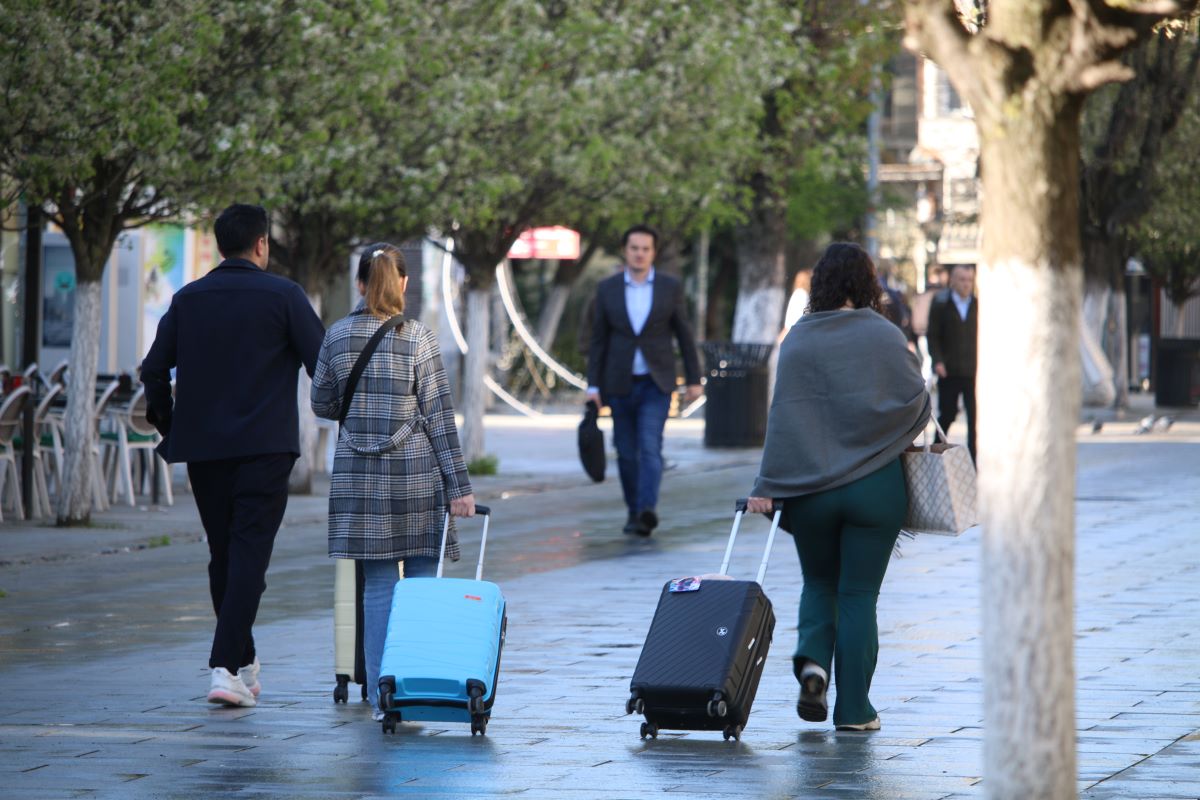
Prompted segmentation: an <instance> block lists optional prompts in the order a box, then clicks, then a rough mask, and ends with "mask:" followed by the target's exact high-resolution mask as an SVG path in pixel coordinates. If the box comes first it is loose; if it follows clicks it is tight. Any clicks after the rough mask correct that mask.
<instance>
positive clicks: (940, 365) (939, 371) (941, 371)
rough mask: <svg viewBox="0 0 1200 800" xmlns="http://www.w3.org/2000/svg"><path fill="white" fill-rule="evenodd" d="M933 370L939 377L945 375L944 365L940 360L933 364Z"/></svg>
mask: <svg viewBox="0 0 1200 800" xmlns="http://www.w3.org/2000/svg"><path fill="white" fill-rule="evenodd" d="M933 371H934V372H936V373H937V376H938V377H939V378H944V377H946V365H945V364H943V363H942V362H940V361H939V362H938V363H936V364H934V365H933Z"/></svg>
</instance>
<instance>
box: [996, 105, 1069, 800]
mask: <svg viewBox="0 0 1200 800" xmlns="http://www.w3.org/2000/svg"><path fill="white" fill-rule="evenodd" d="M1039 111H1040V109H1039V110H1029V111H1027V112H1026V113H1027V116H1025V117H1023V118H1022V117H1017V118H1016V119H1015V121H1009V120H1006V122H1007V123H1008V127H1006V128H1005V129H1004V130H1003V131H999V132H994V135H993V136H992V137H989V136H988V135H987V134H988V133H989V132H993V131H989V130H988V127H987V126H986V125H985V124H981V125H980V128H981V133H982V134H984V136H983V139H984V144H983V169H982V171H983V174H984V175H985V176H987V177H986V178H985V180H986V181H987V183H986V184H985V196H986V198H987V199H986V201H985V207H984V214H983V225H984V233H983V241H984V253H983V263H982V264H981V268H980V272H979V292H980V299H981V302H980V315H979V373H978V376H977V389H978V392H977V397H978V413H979V434H978V445H979V494H980V501H981V509H982V524H983V559H982V570H983V592H982V597H983V638H984V641H983V664H984V707H985V724H984V769H985V772H984V775H985V780H984V790H985V792H986V793H987V796H988V797H990V798H997V799H999V798H1003V800H1017V799H1018V798H1020V799H1021V800H1038V799H1039V798H1045V800H1063V798H1073V797H1075V796H1076V785H1075V781H1076V775H1077V770H1076V756H1075V669H1074V658H1073V655H1074V561H1075V551H1074V544H1075V536H1074V534H1075V524H1074V523H1075V502H1074V494H1075V491H1074V490H1075V447H1076V445H1075V429H1076V426H1077V424H1078V421H1079V408H1080V383H1081V374H1080V373H1081V366H1080V358H1079V347H1080V336H1079V334H1080V325H1081V319H1080V297H1081V295H1082V292H1083V270H1082V256H1081V253H1080V247H1079V239H1078V206H1077V191H1078V181H1079V179H1078V171H1077V170H1078V164H1077V162H1075V161H1074V160H1073V155H1072V157H1070V158H1064V157H1060V156H1059V155H1058V154H1061V153H1068V154H1074V153H1077V152H1078V148H1079V144H1078V128H1077V124H1076V122H1075V120H1076V119H1077V116H1076V117H1075V118H1074V119H1068V120H1066V121H1065V122H1064V121H1063V120H1056V121H1050V120H1047V119H1045V118H1039V116H1038V114H1039ZM1068 117H1069V115H1068Z"/></svg>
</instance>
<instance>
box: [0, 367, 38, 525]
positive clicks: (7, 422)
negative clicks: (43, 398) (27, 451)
mask: <svg viewBox="0 0 1200 800" xmlns="http://www.w3.org/2000/svg"><path fill="white" fill-rule="evenodd" d="M30 397H31V395H30V394H29V387H28V386H18V387H17V388H16V389H13V390H12V391H11V392H9V393H8V394H7V395H5V397H4V402H3V403H0V506H3V505H4V492H5V490H6V489H7V490H9V494H10V495H11V497H12V501H13V502H12V507H13V509H14V510H15V511H16V513H17V518H18V519H24V518H25V504H24V503H22V502H21V478H20V475H19V474H18V471H17V455H16V452H14V447H13V439H15V438H16V436H17V432H18V431H20V430H21V415H22V414H24V413H25V404H26V403H28V402H29V400H30ZM3 519H4V516H3V514H2V513H0V520H3Z"/></svg>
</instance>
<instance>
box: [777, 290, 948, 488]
mask: <svg viewBox="0 0 1200 800" xmlns="http://www.w3.org/2000/svg"><path fill="white" fill-rule="evenodd" d="M929 406H930V403H929V393H928V392H927V391H926V390H925V381H924V380H923V379H922V377H921V367H920V361H919V359H918V358H917V356H916V355H915V354H913V353H912V352H911V351H909V349H908V347H907V346H906V344H905V339H904V334H903V333H901V332H900V329H899V328H897V327H896V326H895V325H893V324H892V323H891V322H889V321H888V320H886V319H884V318H883V317H881V316H880V315H878V314H876V313H875V312H874V311H872V310H870V309H866V308H860V309H854V310H846V311H820V312H817V313H815V314H807V315H805V316H803V317H801V318H800V321H799V322H797V323H796V324H795V325H794V326H793V327H792V329H791V331H789V332H788V335H787V338H786V339H784V340H783V345H782V346H781V347H780V349H779V373H778V377H777V378H776V380H775V397H774V400H773V401H772V402H771V413H770V415H769V416H768V417H767V440H766V444H765V445H764V446H763V455H762V465H761V466H760V467H759V470H758V478H757V479H756V480H755V483H754V491H753V496H755V497H770V498H775V499H782V498H786V497H796V496H798V495H805V494H813V493H816V492H821V491H825V490H826V489H836V488H837V487H839V486H845V485H846V484H848V483H853V482H854V481H856V480H858V479H859V478H862V477H865V476H867V475H870V474H871V473H872V472H875V471H876V470H879V469H881V468H883V467H885V466H887V465H888V464H889V463H891V462H892V461H893V460H894V459H895V458H897V457H898V456H899V455H900V453H901V452H902V451H903V450H904V449H905V448H906V447H908V446H909V445H910V444H911V443H912V441H913V440H914V439H915V438H916V437H917V436H919V435H920V434H921V431H922V430H923V429H924V427H925V425H926V423H927V422H928V420H929V413H930V410H929Z"/></svg>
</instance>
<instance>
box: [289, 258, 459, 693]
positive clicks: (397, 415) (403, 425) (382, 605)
mask: <svg viewBox="0 0 1200 800" xmlns="http://www.w3.org/2000/svg"><path fill="white" fill-rule="evenodd" d="M358 283H359V291H360V292H362V293H363V294H364V302H363V303H362V304H360V305H359V307H358V308H357V309H355V310H354V311H353V312H351V314H350V315H349V316H347V317H346V318H344V319H342V320H339V321H338V322H336V323H334V325H333V326H332V327H330V328H329V331H328V332H327V333H326V334H325V342H324V343H323V344H322V345H321V353H320V355H319V356H318V358H317V369H316V372H315V373H314V375H313V383H312V408H313V411H314V412H315V413H316V414H317V416H319V417H324V418H325V419H333V420H336V419H338V417H339V415H340V413H341V408H342V402H343V396H344V395H345V391H346V383H347V380H348V379H349V377H350V372H351V370H352V369H353V368H354V363H355V362H356V361H357V360H358V356H359V354H360V353H361V352H362V351H363V348H364V347H365V346H366V344H367V341H368V340H369V339H370V338H371V337H372V335H374V334H375V332H376V331H378V330H379V328H380V326H381V325H382V324H383V323H384V322H386V321H387V320H388V319H389V318H391V317H393V316H395V315H397V314H400V313H402V312H403V310H404V290H405V288H406V287H407V284H408V277H407V270H406V267H405V263H404V257H403V255H401V253H400V251H399V250H398V249H397V248H396V247H394V246H392V245H389V244H377V245H371V246H370V247H368V248H367V250H366V251H365V252H364V253H363V256H362V258H361V259H360V260H359V264H358ZM447 505H448V506H449V510H450V513H451V515H453V516H459V517H469V516H473V515H474V513H475V498H474V496H473V495H472V493H471V481H470V479H469V478H468V476H467V467H466V463H465V462H464V461H463V455H462V450H461V448H460V447H459V443H458V432H457V430H456V429H455V426H454V408H453V405H452V403H451V396H450V384H449V381H448V380H447V379H446V372H445V369H444V368H443V367H442V359H441V353H440V350H439V348H438V342H437V337H435V336H434V334H433V332H432V331H430V330H429V329H428V328H426V327H425V326H424V325H422V324H421V323H420V322H419V321H417V320H405V321H404V323H403V324H402V325H401V326H400V327H398V328H396V329H395V330H393V331H392V332H390V333H388V334H387V335H385V336H384V338H383V339H382V340H381V341H380V343H379V346H378V349H376V351H375V352H374V354H373V355H372V356H371V358H370V360H369V361H368V362H367V364H366V368H365V369H364V370H363V371H362V375H361V376H360V378H359V381H358V385H357V387H356V388H355V390H354V396H353V399H352V401H351V403H350V409H349V412H348V413H347V414H346V419H345V421H344V422H343V423H342V426H341V430H340V431H339V435H338V442H337V449H336V451H335V453H334V458H333V476H332V481H331V485H330V489H329V555H330V556H331V557H333V558H353V559H358V560H361V561H362V562H363V574H364V578H365V583H364V588H363V650H364V655H365V657H366V662H367V691H368V693H369V696H370V699H371V703H372V704H373V705H375V706H376V707H377V706H378V699H379V698H378V695H379V687H378V682H379V665H380V660H381V659H382V657H383V642H384V638H385V637H386V635H387V621H388V616H389V614H390V612H391V603H392V592H393V589H394V588H395V584H396V580H397V577H398V574H399V570H398V569H397V562H399V561H403V562H404V574H405V576H406V577H410V578H411V577H425V576H431V575H434V574H435V573H436V571H437V561H438V551H439V549H440V545H441V537H442V527H443V520H444V515H445V513H446V510H447ZM446 550H447V552H446V557H447V558H450V559H457V558H458V542H457V540H456V538H455V537H454V536H453V531H451V536H450V537H449V541H448V543H447V546H446ZM379 714H380V712H379V711H378V710H376V715H377V716H378V715H379Z"/></svg>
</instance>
